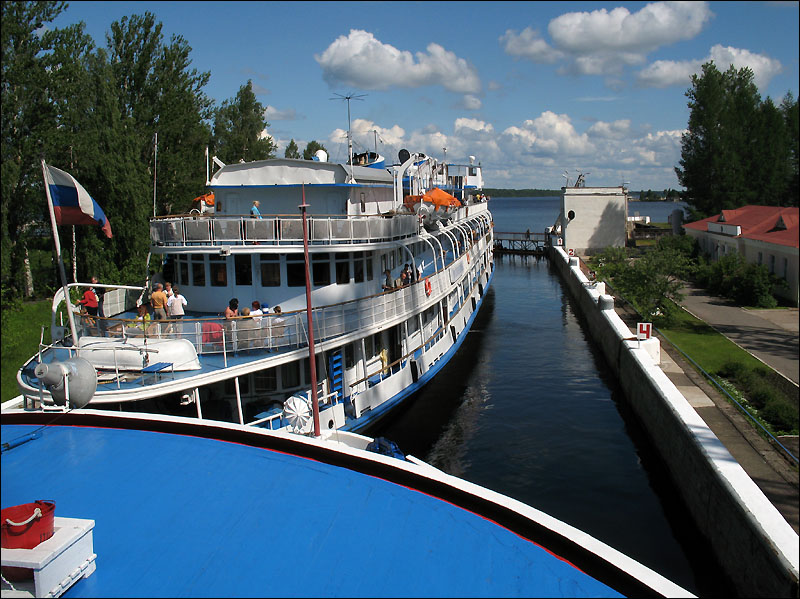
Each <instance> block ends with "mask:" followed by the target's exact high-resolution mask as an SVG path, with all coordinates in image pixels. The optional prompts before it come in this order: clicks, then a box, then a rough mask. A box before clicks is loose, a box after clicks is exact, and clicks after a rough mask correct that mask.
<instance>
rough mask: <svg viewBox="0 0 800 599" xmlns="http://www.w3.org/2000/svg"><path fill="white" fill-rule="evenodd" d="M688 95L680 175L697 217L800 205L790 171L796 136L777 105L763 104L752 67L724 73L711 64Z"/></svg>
mask: <svg viewBox="0 0 800 599" xmlns="http://www.w3.org/2000/svg"><path fill="white" fill-rule="evenodd" d="M686 96H687V97H688V98H689V103H688V105H689V108H690V111H691V112H690V115H689V124H688V127H687V132H686V133H685V134H684V135H683V137H682V139H681V159H680V167H676V168H675V173H676V174H677V176H678V181H679V182H680V183H681V185H683V186H684V187H685V188H686V192H685V193H684V199H685V200H686V202H687V203H688V204H689V207H690V210H692V212H693V215H694V216H695V217H697V218H702V217H706V216H710V215H712V214H716V213H719V212H720V211H721V210H727V209H733V208H738V207H740V206H744V205H746V204H770V205H787V204H790V203H791V202H792V201H794V202H796V199H795V200H792V197H793V196H792V192H791V188H790V186H789V179H790V177H789V175H788V172H789V171H787V161H788V160H789V154H790V153H791V147H790V142H789V141H788V140H789V139H790V136H791V132H790V130H788V129H787V121H786V118H785V117H784V119H781V118H780V116H781V115H780V112H781V111H778V110H777V109H776V108H775V106H774V105H773V103H772V101H771V100H770V99H769V98H767V99H766V100H765V101H763V102H762V100H761V97H760V95H759V93H758V88H757V87H756V85H755V83H754V76H753V72H752V71H751V70H750V69H749V68H746V67H745V68H743V69H740V70H738V71H737V70H736V69H735V68H734V67H733V66H731V67H730V68H728V70H727V71H725V72H724V73H721V72H720V71H719V70H717V68H716V66H715V65H714V63H713V62H709V63H706V64H704V65H703V67H702V72H701V74H700V75H699V76H698V75H693V76H692V87H691V88H690V89H689V90H688V91H687V92H686ZM784 114H785V112H784ZM794 197H796V194H795V196H794Z"/></svg>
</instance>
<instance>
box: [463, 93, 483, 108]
mask: <svg viewBox="0 0 800 599" xmlns="http://www.w3.org/2000/svg"><path fill="white" fill-rule="evenodd" d="M463 105H464V108H466V109H467V110H480V109H481V106H483V103H482V102H481V99H480V98H477V97H475V96H473V95H472V94H467V95H465V96H464V99H463Z"/></svg>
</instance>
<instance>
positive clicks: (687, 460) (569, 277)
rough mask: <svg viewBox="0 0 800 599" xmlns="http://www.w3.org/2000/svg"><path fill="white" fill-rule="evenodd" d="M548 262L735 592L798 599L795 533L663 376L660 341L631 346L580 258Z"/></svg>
mask: <svg viewBox="0 0 800 599" xmlns="http://www.w3.org/2000/svg"><path fill="white" fill-rule="evenodd" d="M550 259H551V260H550V261H551V263H552V264H553V266H554V267H555V268H556V270H557V271H558V272H559V274H560V275H561V277H562V279H563V281H564V282H565V284H566V286H567V288H568V289H569V291H570V294H571V295H572V296H573V297H574V298H575V300H576V301H577V303H578V306H579V308H580V310H581V313H582V314H583V316H584V317H585V320H586V323H587V324H588V327H589V332H590V334H591V336H592V338H593V339H594V341H595V342H596V343H597V344H598V345H599V346H600V348H601V349H602V351H603V354H604V356H605V358H606V361H607V362H608V364H609V365H610V366H611V368H612V369H613V370H614V372H615V374H616V376H617V379H618V380H619V382H620V384H621V386H622V388H623V391H624V395H625V398H626V400H627V401H628V403H629V404H630V406H631V408H632V409H633V411H634V413H635V414H636V415H637V417H638V418H639V420H640V421H641V423H642V424H643V426H644V428H645V430H646V431H647V433H648V435H649V437H650V439H651V441H652V443H653V445H654V447H655V448H656V450H657V451H658V453H659V455H660V456H661V459H662V460H663V461H664V463H665V464H666V466H667V468H668V470H669V472H670V476H671V477H672V479H673V481H674V483H675V486H676V487H677V489H678V491H679V493H680V495H681V497H682V499H683V501H684V502H685V503H686V505H687V507H688V509H689V511H690V513H691V515H692V517H693V520H694V523H695V525H696V527H697V528H698V529H699V530H700V532H701V533H702V534H703V535H704V536H705V537H706V538H707V539H708V540H709V542H710V545H711V547H712V550H713V551H714V553H715V555H716V558H717V560H718V561H719V562H720V564H721V565H722V567H723V569H724V570H725V572H726V573H727V575H728V576H729V577H730V579H731V581H732V582H733V584H734V585H735V586H736V588H737V590H738V591H739V593H740V594H741V595H742V596H750V597H797V593H798V535H797V534H796V533H795V532H794V530H793V529H792V527H791V526H790V525H789V524H788V523H787V522H786V520H785V519H784V518H783V516H781V514H780V513H779V512H778V510H777V509H776V508H775V507H774V506H773V505H772V503H770V501H769V500H768V499H767V498H766V497H765V496H764V494H763V492H762V491H761V489H759V488H758V486H757V485H756V484H755V483H754V482H753V481H752V479H750V477H749V476H748V475H747V473H745V471H744V470H743V469H742V467H741V466H740V465H739V463H738V462H736V460H735V459H734V458H733V456H731V454H730V453H729V452H728V450H727V449H726V448H725V446H724V445H723V444H722V443H721V442H720V441H719V439H717V437H716V436H715V435H714V433H713V432H712V431H711V430H710V429H709V428H708V426H707V425H706V424H705V422H704V421H703V420H702V419H701V418H700V416H699V415H698V414H697V412H696V411H695V410H694V409H693V408H692V406H691V405H690V404H689V402H688V401H687V400H686V398H685V397H684V396H683V395H682V394H681V393H680V391H678V389H677V388H676V387H675V385H674V384H673V383H672V381H670V380H669V378H668V377H667V375H666V374H664V372H663V371H662V370H661V367H660V362H661V359H660V355H661V354H660V345H659V340H658V339H657V338H655V337H652V338H651V339H649V340H648V341H646V342H644V341H643V342H641V343H640V342H638V341H636V335H635V333H632V332H631V331H630V330H629V329H628V327H627V326H626V325H625V323H623V322H622V319H621V318H620V317H619V315H618V314H617V313H616V311H614V298H613V297H611V296H610V295H606V294H605V286H604V285H603V284H602V283H599V284H592V283H590V282H589V281H588V279H587V278H586V277H585V276H584V274H583V273H582V272H581V269H580V266H579V261H578V258H575V257H573V258H570V257H569V256H568V255H567V254H566V252H564V250H563V249H562V248H558V247H556V248H551V251H550Z"/></svg>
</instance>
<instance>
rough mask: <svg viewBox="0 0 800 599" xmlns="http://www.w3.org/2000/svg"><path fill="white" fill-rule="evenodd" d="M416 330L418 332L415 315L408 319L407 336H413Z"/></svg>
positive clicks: (417, 322)
mask: <svg viewBox="0 0 800 599" xmlns="http://www.w3.org/2000/svg"><path fill="white" fill-rule="evenodd" d="M418 330H419V317H418V316H416V315H415V316H412V317H411V318H409V319H408V325H407V331H408V335H409V336H410V335H413V334H414V333H416V332H417V331H418Z"/></svg>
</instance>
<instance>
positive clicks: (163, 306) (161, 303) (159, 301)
mask: <svg viewBox="0 0 800 599" xmlns="http://www.w3.org/2000/svg"><path fill="white" fill-rule="evenodd" d="M150 305H151V306H153V320H166V319H167V294H166V293H164V286H163V285H162V284H161V283H156V286H155V291H153V293H152V294H151V295H150Z"/></svg>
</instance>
